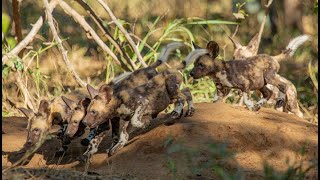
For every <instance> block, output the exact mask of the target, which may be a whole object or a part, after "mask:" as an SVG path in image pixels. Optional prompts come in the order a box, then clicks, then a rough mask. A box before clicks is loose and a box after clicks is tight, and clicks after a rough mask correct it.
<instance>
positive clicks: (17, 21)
mask: <svg viewBox="0 0 320 180" xmlns="http://www.w3.org/2000/svg"><path fill="white" fill-rule="evenodd" d="M12 12H13V21H14V30H15V33H16V36H17V40H18V43H19V42H21V41H22V32H21V20H20V8H19V2H18V0H12ZM22 55H23V49H22V50H21V51H20V52H19V54H18V56H19V57H20V58H22Z"/></svg>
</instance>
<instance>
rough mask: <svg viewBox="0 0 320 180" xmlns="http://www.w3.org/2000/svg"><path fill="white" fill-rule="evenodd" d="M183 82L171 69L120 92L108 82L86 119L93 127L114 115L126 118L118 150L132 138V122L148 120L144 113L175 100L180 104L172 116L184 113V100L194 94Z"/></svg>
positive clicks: (138, 124) (137, 124)
mask: <svg viewBox="0 0 320 180" xmlns="http://www.w3.org/2000/svg"><path fill="white" fill-rule="evenodd" d="M181 83H182V77H181V75H180V74H179V73H178V72H176V71H170V70H168V71H164V72H161V73H159V74H158V75H156V76H155V77H154V78H152V79H151V80H150V81H148V82H147V83H146V84H144V85H141V86H138V87H136V88H132V89H126V90H122V91H120V92H115V93H113V90H112V88H110V86H108V85H104V86H102V87H101V88H100V89H99V95H97V96H95V98H94V99H93V100H92V101H91V103H90V105H89V107H88V113H87V115H86V117H85V118H84V119H83V122H84V123H85V124H87V125H88V126H89V127H95V126H98V125H99V124H101V123H103V122H104V121H105V120H106V119H110V118H113V117H121V119H123V120H125V124H124V126H123V127H122V131H121V134H120V140H119V142H118V143H117V144H116V145H114V146H113V147H111V150H110V152H109V153H110V154H114V153H115V152H116V151H118V150H119V149H121V148H122V147H123V146H124V145H125V144H126V143H127V141H128V138H129V137H128V132H127V129H128V128H129V127H130V126H131V125H132V126H134V127H138V128H141V127H145V126H146V125H147V124H148V123H146V122H143V121H142V117H143V116H154V115H157V114H158V113H159V112H161V111H163V110H164V109H166V108H167V107H168V105H169V104H171V103H174V102H177V104H178V105H177V106H176V108H175V110H174V112H176V113H173V114H172V116H173V118H177V117H179V116H180V114H181V113H182V108H183V104H184V100H185V99H187V98H186V95H187V96H188V95H189V94H190V91H188V90H184V92H185V93H186V95H184V94H183V93H182V92H181V91H180V90H179V86H180V84H181ZM189 98H191V97H189ZM189 100H190V99H189Z"/></svg>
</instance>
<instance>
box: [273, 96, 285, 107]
mask: <svg viewBox="0 0 320 180" xmlns="http://www.w3.org/2000/svg"><path fill="white" fill-rule="evenodd" d="M284 102H285V101H284V99H283V98H280V99H278V100H277V102H276V105H275V108H280V107H282V106H283V105H284Z"/></svg>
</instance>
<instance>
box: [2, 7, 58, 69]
mask: <svg viewBox="0 0 320 180" xmlns="http://www.w3.org/2000/svg"><path fill="white" fill-rule="evenodd" d="M49 5H50V8H51V9H54V8H55V7H56V5H57V3H56V2H50V4H49ZM43 22H44V18H43V17H42V16H41V17H40V18H39V19H38V20H37V22H36V23H35V24H34V25H33V27H32V29H31V31H30V32H29V34H28V35H27V36H26V37H25V38H24V39H23V40H22V41H21V42H20V43H19V44H18V45H17V46H16V47H15V48H13V49H12V50H11V51H10V52H9V53H7V54H5V55H3V57H2V64H5V63H6V62H7V61H8V59H9V58H12V57H14V56H16V55H17V54H19V52H20V51H21V50H22V49H24V48H25V47H26V46H27V45H28V44H30V43H31V42H32V41H33V39H34V37H35V36H36V34H37V33H38V31H39V30H40V28H41V27H42V25H43Z"/></svg>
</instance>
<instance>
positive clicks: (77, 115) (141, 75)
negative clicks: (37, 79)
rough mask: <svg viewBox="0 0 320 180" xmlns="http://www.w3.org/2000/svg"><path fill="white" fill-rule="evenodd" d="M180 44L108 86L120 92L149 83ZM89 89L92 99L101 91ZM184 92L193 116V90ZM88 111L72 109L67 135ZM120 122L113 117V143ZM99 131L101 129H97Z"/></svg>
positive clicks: (94, 145) (154, 116)
mask: <svg viewBox="0 0 320 180" xmlns="http://www.w3.org/2000/svg"><path fill="white" fill-rule="evenodd" d="M180 46H182V43H176V42H174V43H170V44H168V45H167V46H166V48H164V49H163V50H162V52H161V54H160V57H159V60H158V61H156V62H155V63H154V64H152V65H151V66H149V67H146V68H142V69H139V70H136V71H134V72H132V73H125V74H123V75H120V76H121V77H120V76H119V77H120V78H118V79H116V80H114V81H112V82H111V83H109V84H108V87H110V88H112V92H114V93H116V92H120V91H122V90H127V89H130V88H134V87H137V86H140V85H143V84H145V83H147V82H148V81H149V80H150V79H151V78H153V77H155V76H156V75H158V74H159V73H158V71H157V69H156V68H157V67H159V66H160V65H162V64H164V62H166V60H167V59H168V56H169V54H170V52H171V51H172V50H174V49H175V48H178V47H180ZM183 67H184V66H183ZM183 67H181V66H177V67H175V68H176V69H179V68H183ZM170 71H174V72H176V73H178V71H177V70H174V69H172V70H170ZM87 89H88V91H89V94H90V97H91V99H94V98H98V97H99V94H100V93H99V91H98V90H96V89H94V88H93V87H91V86H90V85H88V86H87ZM100 89H101V88H100ZM183 93H184V94H185V99H186V101H187V103H188V110H187V112H186V116H191V115H192V114H193V112H194V108H193V103H192V96H191V92H190V90H188V89H184V90H183ZM91 99H90V100H91ZM66 103H67V102H66ZM179 103H180V102H176V106H178V107H179V108H180V106H181V104H179ZM69 104H71V105H70V106H74V107H78V106H76V103H75V102H72V101H69ZM72 104H73V105H72ZM78 105H79V106H81V103H80V102H79V103H78ZM101 107H102V108H103V107H104V106H103V105H101ZM86 113H87V112H86V108H84V107H78V108H77V110H76V109H72V110H71V114H70V119H73V120H70V121H69V126H70V129H68V131H67V133H66V135H68V132H70V133H71V134H72V133H74V131H75V130H76V125H77V124H78V123H79V119H82V117H84V115H85V114H86ZM174 115H176V114H175V112H173V116H174ZM156 117H157V114H152V118H156ZM75 121H76V123H75V125H74V126H73V127H74V128H73V131H71V127H72V124H73V122H75ZM119 122H120V117H117V116H115V117H113V118H112V119H111V125H112V139H113V144H116V143H117V142H118V140H119ZM106 123H108V120H106V122H105V123H103V124H106ZM170 123H173V121H171V122H170ZM69 126H68V127H69ZM100 126H101V125H100ZM100 126H99V127H100ZM69 130H70V131H69ZM97 131H99V130H97ZM104 134H105V133H102V134H101V135H99V136H97V138H95V140H94V141H92V143H93V142H96V143H93V144H92V145H89V147H88V150H87V154H93V153H95V151H96V150H97V148H93V147H98V145H99V143H100V142H101V139H102V138H101V137H102V136H103V135H104ZM97 143H98V144H97ZM91 147H92V148H91ZM89 149H91V150H92V151H91V150H89Z"/></svg>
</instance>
